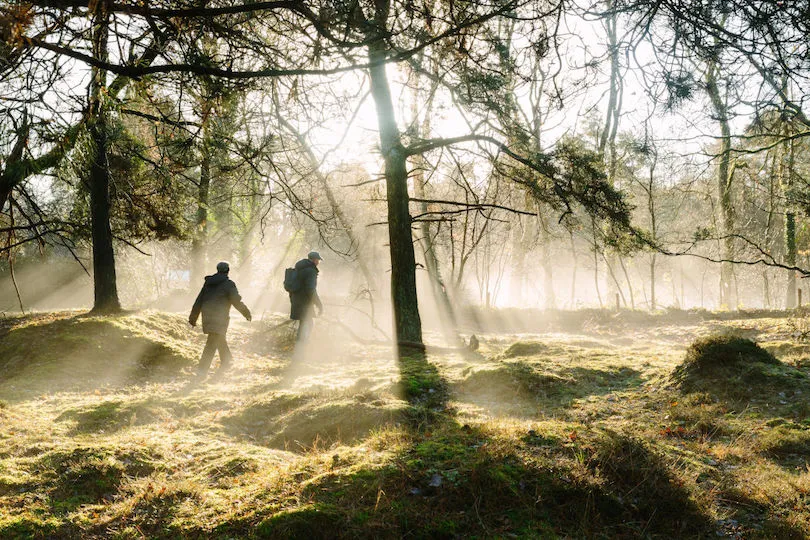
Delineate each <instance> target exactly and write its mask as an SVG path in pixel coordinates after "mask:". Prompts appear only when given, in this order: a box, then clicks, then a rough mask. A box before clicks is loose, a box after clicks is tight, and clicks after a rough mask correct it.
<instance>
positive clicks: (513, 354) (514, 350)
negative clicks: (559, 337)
mask: <svg viewBox="0 0 810 540" xmlns="http://www.w3.org/2000/svg"><path fill="white" fill-rule="evenodd" d="M546 351H548V345H546V344H545V343H541V342H539V341H516V342H515V343H512V344H511V345H510V346H509V347H507V349H506V350H505V351H503V353H502V354H501V356H503V357H504V358H517V357H519V356H535V355H538V354H542V353H544V352H546Z"/></svg>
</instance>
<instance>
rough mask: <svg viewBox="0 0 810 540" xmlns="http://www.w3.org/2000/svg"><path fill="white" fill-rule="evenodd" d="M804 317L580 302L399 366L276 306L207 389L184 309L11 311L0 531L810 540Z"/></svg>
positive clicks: (0, 336) (251, 327) (2, 398)
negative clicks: (298, 345) (112, 313)
mask: <svg viewBox="0 0 810 540" xmlns="http://www.w3.org/2000/svg"><path fill="white" fill-rule="evenodd" d="M804 315H805V316H806V314H804ZM569 318H570V317H569ZM635 319H639V320H640V319H643V320H645V321H647V324H644V325H638V324H636V323H635V322H633V321H634V320H635ZM650 321H652V322H650ZM808 327H810V325H808V323H807V322H806V318H804V317H799V316H797V315H795V314H794V315H790V316H789V315H788V314H782V315H779V314H770V315H769V316H761V315H760V316H752V315H740V316H739V317H738V318H735V316H733V315H725V316H723V317H719V318H708V319H706V318H701V317H683V316H679V315H677V314H674V315H671V316H661V317H655V318H651V317H649V316H646V315H633V316H627V317H616V316H610V315H605V316H599V317H591V318H587V317H580V323H579V324H578V326H576V327H574V326H571V325H569V326H568V327H567V328H566V329H565V331H556V330H555V331H554V332H553V333H525V334H507V333H503V332H499V333H497V334H486V333H484V334H479V335H478V337H479V339H480V342H481V347H480V349H479V350H478V351H477V352H474V353H473V352H465V351H454V350H452V349H448V348H434V349H430V348H429V349H428V354H427V356H426V357H408V358H403V359H400V360H399V361H397V360H395V359H394V357H393V354H392V351H391V348H390V347H387V346H384V345H382V344H359V343H356V342H351V341H347V340H345V339H342V338H341V335H342V332H341V330H340V328H337V327H333V328H330V327H329V325H327V324H323V323H321V324H320V325H319V326H318V327H317V328H316V331H317V332H318V333H317V334H316V337H317V338H318V340H319V342H320V343H321V345H322V346H321V347H320V349H317V350H313V351H310V353H309V354H308V355H307V356H306V357H304V358H298V359H293V354H292V351H291V349H290V346H291V336H292V331H293V328H292V327H291V326H290V325H289V324H287V323H286V322H284V320H283V318H281V317H275V316H270V317H266V318H265V320H263V321H261V322H253V323H252V324H248V323H245V322H234V323H233V329H232V332H231V335H230V341H231V348H232V350H233V351H234V354H235V357H236V359H235V366H234V368H233V369H232V371H231V372H230V373H229V374H228V375H227V376H226V377H224V378H222V379H215V378H209V379H208V380H206V381H204V382H202V383H198V384H195V383H193V381H192V376H193V373H194V368H195V364H196V361H197V357H198V355H199V352H200V350H201V349H202V345H203V340H204V338H203V336H202V335H201V334H200V332H199V330H192V329H190V328H189V327H188V325H187V324H186V322H185V317H183V316H181V315H176V314H167V313H160V312H149V311H147V312H139V313H132V314H127V315H122V316H118V317H91V316H86V315H79V314H77V313H75V312H60V313H38V314H33V315H28V316H20V317H7V318H2V319H0V538H183V537H185V538H223V539H224V538H265V537H268V538H269V537H272V538H283V537H296V538H334V537H352V538H356V537H369V538H371V537H373V538H380V537H390V538H401V537H415V538H442V537H444V538H453V537H464V538H468V537H481V538H493V537H499V538H504V537H505V538H509V537H517V538H525V537H532V538H537V537H541V538H558V537H565V538H639V537H648V538H701V537H727V538H779V539H782V538H810V465H808V459H810V458H808V456H810V344H807V343H805V342H804V339H805V338H806V337H807V335H808V332H807V329H808ZM722 336H738V337H740V338H746V339H751V340H753V341H755V342H756V343H757V344H758V345H759V346H760V347H762V349H764V351H763V350H761V349H759V348H758V347H756V346H754V345H752V344H750V343H749V342H748V341H746V340H744V339H740V340H736V341H735V340H734V339H730V338H727V337H722ZM433 337H434V336H431V335H430V334H428V336H427V341H428V342H431V340H432V339H433ZM696 340H698V345H695V346H693V347H692V348H691V349H689V346H690V344H693V343H695V341H696ZM700 340H702V341H700ZM765 351H767V352H765ZM216 362H217V360H215V364H214V365H215V367H216ZM707 366H708V367H707ZM715 368H716V369H715Z"/></svg>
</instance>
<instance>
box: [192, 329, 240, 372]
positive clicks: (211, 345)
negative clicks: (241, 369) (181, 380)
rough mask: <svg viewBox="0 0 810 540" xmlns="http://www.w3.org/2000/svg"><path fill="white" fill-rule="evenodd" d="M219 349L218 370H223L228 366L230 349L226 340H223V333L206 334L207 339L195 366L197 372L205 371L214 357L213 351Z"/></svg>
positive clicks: (230, 358) (229, 363)
mask: <svg viewBox="0 0 810 540" xmlns="http://www.w3.org/2000/svg"><path fill="white" fill-rule="evenodd" d="M217 351H219V370H220V371H225V370H226V369H228V367H230V365H231V360H233V356H231V349H230V348H228V342H227V341H226V340H225V334H214V333H211V334H208V340H207V341H206V342H205V348H204V349H203V352H202V356H201V357H200V364H199V366H197V372H198V373H206V372H207V371H208V368H209V367H211V360H213V359H214V353H215V352H217Z"/></svg>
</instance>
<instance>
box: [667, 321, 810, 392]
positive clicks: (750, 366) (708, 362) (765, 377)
mask: <svg viewBox="0 0 810 540" xmlns="http://www.w3.org/2000/svg"><path fill="white" fill-rule="evenodd" d="M806 379H807V376H806V375H804V374H803V373H802V372H800V371H798V370H796V369H795V368H792V367H790V366H786V365H784V364H782V363H781V362H780V361H779V360H777V359H776V358H775V357H774V356H773V355H772V354H771V353H769V352H768V351H766V350H765V349H763V348H761V347H760V346H759V345H757V344H756V343H754V342H753V341H751V340H750V339H746V338H742V337H738V336H729V335H714V336H708V337H705V338H701V339H699V340H697V341H695V342H694V343H692V345H690V346H689V348H688V349H687V351H686V357H685V358H684V361H683V363H681V365H679V366H678V367H677V368H675V370H674V371H673V373H672V376H671V380H672V383H673V384H674V386H676V387H677V388H679V389H680V390H682V391H684V392H706V393H709V394H711V395H714V396H717V397H720V398H724V399H731V400H745V399H750V398H752V397H757V396H765V397H767V396H769V395H771V394H773V393H774V392H779V391H782V390H785V389H790V388H794V387H795V386H796V385H797V384H799V385H802V384H806Z"/></svg>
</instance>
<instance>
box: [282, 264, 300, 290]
mask: <svg viewBox="0 0 810 540" xmlns="http://www.w3.org/2000/svg"><path fill="white" fill-rule="evenodd" d="M300 288H301V284H300V283H299V280H298V270H296V269H295V268H287V269H286V270H284V290H285V291H287V292H291V293H293V292H296V291H297V290H298V289H300Z"/></svg>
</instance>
